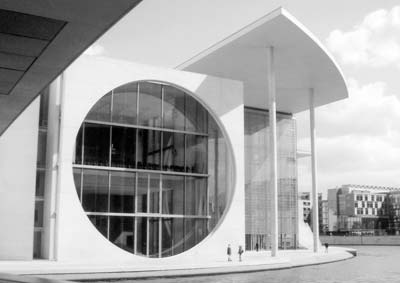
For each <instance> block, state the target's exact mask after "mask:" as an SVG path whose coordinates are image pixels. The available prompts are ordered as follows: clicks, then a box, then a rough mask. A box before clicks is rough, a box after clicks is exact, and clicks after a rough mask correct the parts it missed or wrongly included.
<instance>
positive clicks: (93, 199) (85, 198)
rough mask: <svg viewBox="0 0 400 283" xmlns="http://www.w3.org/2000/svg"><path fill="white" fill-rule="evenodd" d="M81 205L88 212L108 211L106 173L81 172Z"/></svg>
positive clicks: (99, 171) (95, 171)
mask: <svg viewBox="0 0 400 283" xmlns="http://www.w3.org/2000/svg"><path fill="white" fill-rule="evenodd" d="M82 205H83V209H84V210H85V211H88V212H107V211H108V172H107V171H102V170H83V182H82Z"/></svg>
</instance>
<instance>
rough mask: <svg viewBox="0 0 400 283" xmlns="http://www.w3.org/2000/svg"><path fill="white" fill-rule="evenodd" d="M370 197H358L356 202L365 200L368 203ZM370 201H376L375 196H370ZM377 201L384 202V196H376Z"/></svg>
mask: <svg viewBox="0 0 400 283" xmlns="http://www.w3.org/2000/svg"><path fill="white" fill-rule="evenodd" d="M363 196H364V198H363ZM368 196H369V195H356V200H365V201H368ZM370 196H371V197H370V201H375V195H370ZM376 201H383V196H381V195H378V196H376Z"/></svg>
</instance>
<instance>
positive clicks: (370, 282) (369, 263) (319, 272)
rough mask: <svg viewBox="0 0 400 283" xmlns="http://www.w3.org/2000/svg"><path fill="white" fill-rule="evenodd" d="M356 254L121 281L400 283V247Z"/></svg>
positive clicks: (371, 248)
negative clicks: (268, 267)
mask: <svg viewBox="0 0 400 283" xmlns="http://www.w3.org/2000/svg"><path fill="white" fill-rule="evenodd" d="M353 248H355V249H357V251H358V255H357V257H355V258H352V259H349V260H345V261H341V262H335V263H329V264H323V265H315V266H309V267H301V268H293V269H285V270H277V271H265V272H255V273H242V274H225V275H215V276H201V277H182V278H166V279H160V278H157V279H146V280H127V281H122V282H121V281H119V282H118V283H129V282H130V283H139V282H143V283H152V282H157V283H158V282H159V283H172V282H173V283H186V282H194V283H203V282H204V283H213V282H216V283H228V282H229V283H230V282H249V283H251V282H268V283H273V282H277V283H286V282H290V283H295V282H302V283H303V282H304V283H317V282H318V283H333V282H338V283H339V282H340V283H354V282H357V283H358V282H360V283H375V282H385V283H392V282H396V283H400V247H379V246H355V247H353Z"/></svg>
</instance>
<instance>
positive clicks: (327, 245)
mask: <svg viewBox="0 0 400 283" xmlns="http://www.w3.org/2000/svg"><path fill="white" fill-rule="evenodd" d="M328 248H329V244H328V243H325V252H326V253H327V252H328Z"/></svg>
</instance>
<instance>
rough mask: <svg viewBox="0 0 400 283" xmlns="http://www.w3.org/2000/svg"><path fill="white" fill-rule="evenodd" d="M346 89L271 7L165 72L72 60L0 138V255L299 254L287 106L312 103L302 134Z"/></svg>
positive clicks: (143, 258)
mask: <svg viewBox="0 0 400 283" xmlns="http://www.w3.org/2000/svg"><path fill="white" fill-rule="evenodd" d="M282 34H287V35H290V36H283V37H282ZM266 43H268V44H267V45H268V47H267V48H266V47H265V46H266ZM238 46H241V47H240V48H238ZM293 62H296V64H292V63H293ZM244 66H245V67H244ZM288 66H290V67H289V68H288ZM346 97H347V89H346V85H345V82H344V80H343V76H342V74H341V72H340V69H339V68H338V67H337V65H336V63H335V62H334V61H333V60H332V58H331V57H330V55H329V54H328V53H327V52H326V50H325V49H324V48H323V47H322V45H321V44H320V43H319V42H318V41H317V40H316V39H315V37H313V36H312V34H311V33H310V32H309V31H307V30H306V29H305V28H304V27H303V26H302V25H301V24H299V23H298V22H297V20H296V19H294V18H293V17H292V16H291V15H290V14H289V13H287V12H286V11H285V10H283V9H281V8H280V9H277V10H274V11H272V12H271V13H269V14H267V15H265V16H264V17H262V18H260V19H257V20H256V21H254V22H252V23H250V24H249V25H247V26H246V27H244V28H242V29H240V30H238V31H237V32H235V33H233V34H230V35H228V36H227V37H226V38H225V39H224V40H222V41H220V42H218V43H216V44H215V45H213V46H212V47H211V48H210V49H206V50H203V51H202V52H200V53H198V54H197V55H196V56H194V57H192V58H189V59H188V60H187V61H185V62H182V64H180V65H179V66H176V67H175V68H163V67H157V66H150V65H146V64H139V63H135V62H128V61H123V60H114V59H110V58H103V57H93V56H81V57H80V58H78V59H77V60H76V61H75V62H73V64H71V66H70V67H69V68H68V69H67V70H65V71H64V72H63V74H62V75H61V76H60V77H58V78H57V79H56V80H55V81H54V82H53V83H52V84H51V85H50V86H49V87H48V88H46V90H45V91H43V93H42V95H41V98H40V100H35V101H34V102H33V103H32V104H31V105H30V106H29V107H28V108H27V109H26V110H25V111H24V112H23V113H22V114H21V115H20V117H18V119H17V120H16V121H15V122H14V123H13V125H11V127H10V128H9V129H8V130H7V132H6V133H5V134H3V135H2V136H1V137H0V154H4V155H2V156H5V158H7V160H9V161H8V162H6V161H4V160H0V167H1V169H2V170H1V172H2V174H5V175H4V180H6V181H4V182H3V183H4V184H6V186H7V190H8V191H10V194H12V196H13V197H12V198H11V197H8V198H7V199H3V198H2V199H0V208H1V209H2V210H1V211H2V212H4V215H10V211H12V212H13V211H18V213H19V217H20V219H24V220H23V221H12V217H4V218H1V219H0V224H1V225H2V226H3V227H9V229H7V231H6V233H2V234H0V258H1V259H7V260H9V259H24V260H30V259H32V258H42V259H49V260H60V261H71V262H74V261H78V260H80V261H96V260H103V261H104V260H107V261H110V262H113V263H114V264H115V263H116V262H119V261H126V260H129V261H130V262H132V264H134V263H135V262H148V263H149V264H152V263H153V262H154V261H152V260H153V259H154V258H158V259H159V260H160V261H161V262H163V263H168V262H171V261H170V258H171V257H173V258H175V259H179V260H190V259H194V258H195V259H198V258H203V259H207V258H214V259H224V258H225V248H226V246H227V245H228V244H230V245H232V246H233V247H238V246H240V245H241V246H245V247H246V249H247V250H252V249H254V248H255V246H256V245H257V246H258V247H259V248H261V249H266V250H271V254H272V255H273V256H275V255H276V253H277V250H278V249H288V248H291V249H296V248H298V247H302V248H304V247H305V245H304V244H303V242H310V241H305V239H304V238H302V237H303V235H302V234H300V233H299V225H298V223H299V213H298V191H297V146H296V123H295V120H294V119H293V114H295V113H298V112H301V111H306V110H310V120H311V121H312V122H311V128H312V129H314V108H315V107H318V106H320V105H325V104H328V103H331V102H333V101H337V100H340V99H343V98H346ZM311 137H312V140H314V139H315V131H312V135H311ZM28 141H31V142H28ZM9 152H17V153H18V154H15V155H14V156H12V157H10V156H9ZM311 152H312V160H314V161H315V158H316V156H315V152H316V151H315V146H313V147H312V150H311ZM17 165H18V166H17ZM17 167H18V170H17V171H16V170H15V169H16V168H17ZM3 169H4V170H3ZM21 173H23V175H24V176H25V178H18V177H17V176H19V175H20V174H21ZM312 175H313V179H314V180H316V169H315V168H314V169H313V173H312ZM9 179H10V180H17V181H18V183H16V182H14V183H13V182H10V181H9ZM316 190H317V183H316V182H314V184H313V193H312V194H311V198H312V199H314V200H315V201H314V202H315V203H317V202H318V200H317V197H318V196H317V194H316V193H315V192H316ZM314 219H317V221H315V222H314V223H315V224H316V225H318V212H317V211H316V210H315V212H314ZM316 227H318V226H316ZM315 230H316V231H314V250H315V251H317V249H316V248H317V242H318V228H317V229H315ZM16 243H18V244H16ZM105 257H106V258H105Z"/></svg>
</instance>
